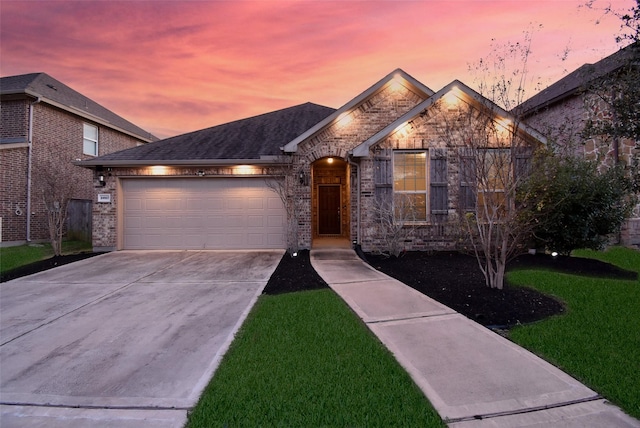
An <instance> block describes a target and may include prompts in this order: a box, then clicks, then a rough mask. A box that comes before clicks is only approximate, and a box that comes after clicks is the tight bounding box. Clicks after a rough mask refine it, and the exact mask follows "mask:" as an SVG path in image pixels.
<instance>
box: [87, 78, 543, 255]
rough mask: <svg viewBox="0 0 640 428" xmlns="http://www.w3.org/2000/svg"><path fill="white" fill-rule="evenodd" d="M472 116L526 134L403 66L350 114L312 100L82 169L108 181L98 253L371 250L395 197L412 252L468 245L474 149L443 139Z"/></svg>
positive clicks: (99, 216)
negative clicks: (464, 240) (403, 210)
mask: <svg viewBox="0 0 640 428" xmlns="http://www.w3.org/2000/svg"><path fill="white" fill-rule="evenodd" d="M463 111H472V112H475V113H474V115H473V117H474V118H477V119H478V120H481V117H488V118H489V121H490V122H491V123H492V124H493V123H498V124H500V126H501V127H503V128H504V129H505V130H506V129H507V128H509V127H512V126H515V125H514V123H513V122H510V120H511V119H512V118H510V116H509V114H508V113H507V112H505V111H503V110H501V109H499V108H498V107H496V106H495V105H493V104H492V103H490V102H488V101H487V100H486V99H484V98H482V97H481V96H480V95H479V94H477V93H475V92H474V91H472V90H471V89H470V88H468V87H467V86H465V85H464V84H462V83H460V82H458V81H454V82H453V83H451V84H450V85H447V86H446V87H445V88H443V89H442V90H440V91H438V92H437V93H436V92H433V91H432V90H431V89H429V88H428V87H426V86H425V85H423V84H422V83H420V82H418V81H417V80H415V79H414V78H413V77H411V76H409V75H408V74H407V73H405V72H404V71H402V70H396V71H394V72H392V73H390V74H389V75H387V76H385V77H384V78H383V79H382V80H380V81H379V82H377V83H376V84H374V85H373V86H371V87H370V88H369V89H367V90H366V91H364V92H363V93H361V94H359V95H357V96H356V97H355V98H353V99H352V100H351V101H349V102H348V103H347V104H345V105H344V106H342V107H341V108H340V109H338V110H333V109H330V108H327V107H322V106H319V105H316V104H311V103H307V104H302V105H298V106H294V107H290V108H287V109H283V110H279V111H275V112H271V113H267V114H264V115H261V116H256V117H251V118H248V119H244V120H239V121H236V122H231V123H228V124H223V125H219V126H215V127H212V128H208V129H204V130H201V131H196V132H192V133H189V134H185V135H180V136H176V137H173V138H168V139H166V140H162V141H157V142H154V143H150V144H146V145H144V146H142V147H136V148H132V149H129V150H125V151H121V152H117V153H112V154H109V155H105V156H100V157H97V158H94V159H90V160H86V161H83V162H78V163H77V164H79V165H82V166H85V167H88V168H92V169H93V170H94V171H95V172H94V181H93V182H94V183H96V182H97V181H96V179H97V177H103V178H104V187H102V188H98V189H97V190H96V192H97V194H96V199H95V201H97V203H96V205H95V209H94V219H93V224H94V230H93V243H94V248H95V249H96V250H105V251H108V250H115V249H201V248H206V249H229V248H244V249H246V248H290V249H291V248H303V249H305V248H310V247H311V246H312V244H313V241H314V240H315V239H317V238H322V237H342V238H345V239H349V240H350V241H352V242H354V243H357V244H360V245H362V247H363V249H364V250H365V251H371V250H375V249H379V248H380V247H381V246H382V245H383V241H384V239H385V236H384V233H385V232H384V230H381V229H380V228H379V227H378V225H377V223H376V218H375V213H376V212H378V211H379V210H378V208H379V205H380V203H381V201H383V202H384V201H386V202H387V203H390V202H391V201H398V200H404V201H409V202H410V203H411V208H412V217H411V219H410V221H407V220H406V219H403V221H405V222H406V223H407V227H410V228H411V229H412V234H411V236H407V237H405V238H403V246H404V247H405V248H406V249H451V248H454V247H455V246H456V242H457V239H458V237H459V232H457V229H455V228H451V227H448V225H450V224H453V223H455V221H456V219H457V218H459V215H460V213H461V212H464V211H465V210H466V209H467V208H469V207H468V205H469V204H473V203H475V200H470V198H469V194H470V193H469V192H468V186H469V184H470V183H469V181H470V180H467V179H464V177H463V176H462V175H463V174H461V172H460V171H461V169H464V168H465V167H464V164H465V159H466V158H467V157H468V153H469V152H468V150H467V148H466V146H465V144H466V143H465V140H464V138H458V139H456V138H457V137H454V138H453V139H448V138H445V136H444V134H443V133H442V132H441V131H442V125H443V123H447V121H450V120H451V119H452V118H454V117H456V115H459V114H460V113H461V112H463ZM470 117H471V116H470ZM517 133H518V134H522V136H523V137H524V139H525V140H526V142H527V144H529V145H531V146H536V145H539V144H541V141H542V140H543V139H542V137H541V136H540V135H539V134H537V133H536V132H535V131H533V130H531V129H529V128H527V127H526V126H521V127H518V128H517ZM456 135H457V134H456ZM486 149H487V150H492V149H493V148H491V147H487V148H486ZM529 153H530V151H529ZM274 186H275V187H276V188H277V187H278V186H281V187H280V189H285V192H284V195H285V197H284V198H281V197H279V196H278V193H277V192H274V190H273V189H274ZM472 193H473V192H472ZM485 198H487V196H485ZM100 201H104V202H100ZM397 213H398V212H397V207H394V208H392V211H391V212H390V214H391V215H397ZM287 229H290V230H291V229H293V230H295V234H294V241H293V242H292V241H291V238H290V237H291V234H290V233H289V235H288V233H287V232H288V231H287ZM287 236H289V238H287Z"/></svg>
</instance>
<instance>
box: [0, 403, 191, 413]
mask: <svg viewBox="0 0 640 428" xmlns="http://www.w3.org/2000/svg"><path fill="white" fill-rule="evenodd" d="M0 405H3V406H24V407H42V408H56V409H87V410H185V411H189V410H191V409H193V406H190V407H182V406H174V407H168V406H91V405H70V404H42V403H22V402H12V401H0Z"/></svg>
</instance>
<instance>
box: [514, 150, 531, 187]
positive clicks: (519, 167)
mask: <svg viewBox="0 0 640 428" xmlns="http://www.w3.org/2000/svg"><path fill="white" fill-rule="evenodd" d="M514 151H515V164H514V165H515V174H516V180H518V181H520V180H523V179H525V178H526V177H528V176H529V175H530V174H531V159H532V157H533V148H532V147H517V148H515V149H514Z"/></svg>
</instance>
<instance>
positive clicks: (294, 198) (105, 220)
mask: <svg viewBox="0 0 640 428" xmlns="http://www.w3.org/2000/svg"><path fill="white" fill-rule="evenodd" d="M418 92H419V91H417V90H415V89H410V85H406V86H405V85H382V86H381V87H380V88H379V90H377V91H374V92H373V93H371V94H369V95H368V96H367V97H366V99H364V100H363V101H361V102H360V104H358V105H356V106H353V107H352V108H350V109H349V110H348V111H347V112H346V115H345V114H342V113H340V114H339V115H338V113H339V112H338V113H336V115H338V116H336V118H335V120H332V121H331V122H328V123H327V124H326V125H325V126H324V127H321V128H319V129H318V130H316V132H315V133H312V134H310V135H309V136H308V137H307V138H306V139H302V140H301V141H300V142H299V143H298V145H297V146H296V150H295V151H292V152H287V153H284V154H282V155H281V158H282V159H286V160H288V161H290V162H291V163H290V164H289V165H288V167H287V170H286V171H287V172H286V174H287V177H286V183H287V186H288V187H287V190H288V191H287V194H289V195H291V196H290V197H291V203H292V204H293V207H294V208H293V210H292V213H291V216H292V218H290V219H289V222H288V224H289V227H295V229H296V234H297V235H296V238H297V242H295V243H290V242H289V244H288V245H292V246H294V247H296V248H299V249H309V248H311V246H312V243H313V240H314V238H317V237H318V236H319V235H320V232H319V226H318V225H319V220H318V217H319V208H318V206H319V202H318V194H319V186H320V185H332V186H340V190H341V193H340V195H341V197H340V200H341V201H342V204H343V205H342V206H341V207H340V211H341V217H340V226H341V228H340V233H339V234H338V235H339V236H342V237H345V238H349V239H350V240H351V241H352V242H358V243H360V244H361V246H362V248H363V250H365V251H375V250H379V249H383V248H384V245H385V239H386V236H385V234H384V231H383V230H381V229H379V228H378V227H376V224H375V218H374V213H375V203H376V190H377V188H376V186H377V183H376V174H377V173H378V172H377V170H376V168H377V166H376V158H377V157H378V155H379V153H381V152H387V153H389V159H391V155H390V153H391V152H392V151H393V150H399V149H402V150H406V149H425V150H427V151H428V153H429V154H430V158H428V159H427V162H431V159H435V158H436V157H437V158H438V159H442V160H443V161H446V170H445V172H444V174H445V177H446V178H444V179H445V180H446V181H447V182H448V184H447V186H448V188H447V194H446V201H445V204H446V206H445V207H444V209H443V210H438V213H435V214H432V213H431V211H430V212H429V214H428V218H427V219H426V220H425V221H422V222H421V223H412V224H411V225H408V226H407V228H406V229H407V230H409V229H410V230H411V235H410V236H407V237H406V239H405V238H403V239H402V243H401V245H402V246H403V249H405V250H451V249H455V248H457V247H458V246H459V244H460V236H461V233H460V228H459V221H458V220H459V210H460V207H459V205H460V203H459V200H460V185H461V182H460V158H461V150H462V149H463V148H464V147H466V143H465V140H464V138H459V139H457V140H455V141H453V140H447V139H446V138H443V134H442V128H443V127H444V126H445V125H446V124H447V123H451V122H453V121H454V120H453V119H454V116H455V117H457V118H459V117H460V115H461V114H463V111H462V110H461V109H460V108H449V109H444V112H442V113H439V112H434V113H433V114H420V115H418V116H417V117H414V118H413V119H412V120H411V126H410V127H409V128H407V129H405V130H403V131H402V132H393V133H391V134H390V136H389V137H387V138H383V139H381V140H380V141H378V143H377V144H375V145H373V146H371V148H370V150H369V153H368V155H367V156H354V155H353V150H354V149H355V148H356V147H358V146H360V145H362V144H363V143H364V142H365V141H367V140H369V139H370V138H372V137H373V136H374V135H376V134H378V133H380V131H382V130H385V129H387V128H389V126H390V125H391V124H393V123H394V122H396V121H397V120H398V119H399V118H401V117H402V116H403V115H405V114H406V113H408V112H410V111H411V110H413V109H414V108H415V107H417V106H418V105H420V104H422V103H423V102H425V101H426V99H427V96H426V95H424V94H422V95H419V94H418ZM429 111H431V110H429ZM474 111H475V110H474ZM465 112H467V117H473V118H475V117H476V115H470V114H469V113H468V110H465ZM487 117H491V119H490V122H492V121H493V119H494V117H493V116H487ZM472 120H475V119H472ZM474 123H475V122H474ZM431 156H433V158H432V157H431ZM328 158H333V161H334V162H333V163H332V164H329V162H328ZM282 159H281V160H282ZM176 160H177V161H180V159H176ZM132 162H134V163H135V161H132ZM229 162H233V161H229ZM161 163H162V162H159V164H161ZM114 165H115V166H114ZM198 171H200V172H202V173H204V174H205V175H206V176H207V177H212V176H214V177H215V176H218V177H225V176H233V175H236V174H239V175H247V171H246V170H242V171H238V170H237V169H236V167H234V166H233V165H229V166H216V167H214V166H193V167H186V166H185V167H182V166H181V167H177V166H164V167H160V168H154V167H148V166H140V167H124V166H118V163H112V164H111V167H110V168H108V167H104V166H103V169H102V170H101V173H104V175H105V177H106V183H105V186H104V187H101V186H98V187H95V188H94V200H95V199H97V195H98V194H105V193H106V194H109V195H110V196H111V198H110V199H111V202H110V203H96V204H94V210H93V223H94V229H93V245H94V248H95V249H97V250H100V249H102V250H113V249H121V243H120V242H119V241H118V239H119V237H121V235H122V233H123V231H122V229H123V225H122V224H121V222H122V218H121V217H120V216H122V209H121V207H119V203H121V201H122V194H121V191H122V189H121V186H120V179H123V178H133V177H154V176H156V177H193V176H194V175H198ZM282 173H283V170H282V168H280V167H277V166H273V167H267V166H253V167H252V169H251V172H249V174H254V175H257V176H262V177H270V176H274V175H281V174H282ZM430 191H431V190H429V192H430ZM387 197H388V198H391V197H392V194H389V195H388V196H387ZM292 220H293V221H292ZM332 233H333V232H332Z"/></svg>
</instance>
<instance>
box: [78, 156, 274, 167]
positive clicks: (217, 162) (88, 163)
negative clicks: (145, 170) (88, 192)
mask: <svg viewBox="0 0 640 428" xmlns="http://www.w3.org/2000/svg"><path fill="white" fill-rule="evenodd" d="M72 163H73V164H74V165H77V166H82V167H85V168H92V167H96V166H109V167H121V168H123V167H139V166H156V165H163V166H234V165H280V164H283V162H282V161H280V160H278V159H268V158H267V159H178V160H168V159H145V160H133V159H128V160H123V159H113V160H108V159H102V160H101V159H89V160H84V161H74V162H72Z"/></svg>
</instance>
